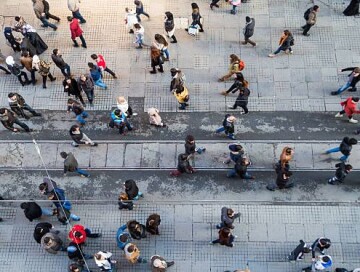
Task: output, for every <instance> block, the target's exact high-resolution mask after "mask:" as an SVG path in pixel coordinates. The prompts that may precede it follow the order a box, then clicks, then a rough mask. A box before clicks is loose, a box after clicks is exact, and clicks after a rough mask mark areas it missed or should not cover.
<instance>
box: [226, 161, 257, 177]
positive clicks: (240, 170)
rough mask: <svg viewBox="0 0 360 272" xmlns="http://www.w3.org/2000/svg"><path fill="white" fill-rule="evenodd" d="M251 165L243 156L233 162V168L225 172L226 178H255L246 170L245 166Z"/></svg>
mask: <svg viewBox="0 0 360 272" xmlns="http://www.w3.org/2000/svg"><path fill="white" fill-rule="evenodd" d="M250 165H251V162H250V160H249V159H248V158H246V157H243V158H241V159H239V160H237V162H236V163H235V166H234V169H231V170H230V171H229V172H228V173H227V175H226V176H227V177H228V178H234V177H236V176H239V177H240V178H241V179H255V176H252V175H250V174H249V172H248V171H247V168H248V167H249V166H250Z"/></svg>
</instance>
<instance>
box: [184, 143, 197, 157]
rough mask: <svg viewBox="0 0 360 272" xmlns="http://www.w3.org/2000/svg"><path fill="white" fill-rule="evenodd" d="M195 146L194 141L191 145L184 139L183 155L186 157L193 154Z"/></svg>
mask: <svg viewBox="0 0 360 272" xmlns="http://www.w3.org/2000/svg"><path fill="white" fill-rule="evenodd" d="M195 148H196V144H195V141H194V142H193V143H190V142H189V140H188V139H186V143H185V153H186V154H187V155H191V154H194V153H195Z"/></svg>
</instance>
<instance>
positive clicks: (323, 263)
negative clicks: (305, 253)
mask: <svg viewBox="0 0 360 272" xmlns="http://www.w3.org/2000/svg"><path fill="white" fill-rule="evenodd" d="M332 264H333V262H332V258H331V256H330V255H320V256H318V257H317V258H316V259H314V260H313V263H312V265H311V266H309V267H306V268H303V270H302V271H303V272H304V271H305V272H315V271H330V270H328V269H329V268H330V269H331V266H332Z"/></svg>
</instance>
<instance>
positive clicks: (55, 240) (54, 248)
mask: <svg viewBox="0 0 360 272" xmlns="http://www.w3.org/2000/svg"><path fill="white" fill-rule="evenodd" d="M46 237H49V238H50V239H51V240H52V241H51V242H50V243H49V244H46V243H45V241H44V240H45V238H46ZM63 243H64V242H63V241H62V240H61V239H60V237H59V236H58V235H56V234H54V233H51V232H48V233H46V234H45V235H44V236H43V237H42V238H41V246H42V247H43V248H44V249H45V250H46V251H47V252H49V253H51V254H57V253H58V251H59V250H60V249H61V248H62V245H63Z"/></svg>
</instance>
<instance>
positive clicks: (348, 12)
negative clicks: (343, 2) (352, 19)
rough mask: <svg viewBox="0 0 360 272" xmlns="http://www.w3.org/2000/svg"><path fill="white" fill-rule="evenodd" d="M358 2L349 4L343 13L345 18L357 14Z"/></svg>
mask: <svg viewBox="0 0 360 272" xmlns="http://www.w3.org/2000/svg"><path fill="white" fill-rule="evenodd" d="M359 5H360V0H351V2H350V4H349V5H348V6H347V8H346V9H345V10H344V11H343V14H344V15H345V16H353V15H358V14H359Z"/></svg>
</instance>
